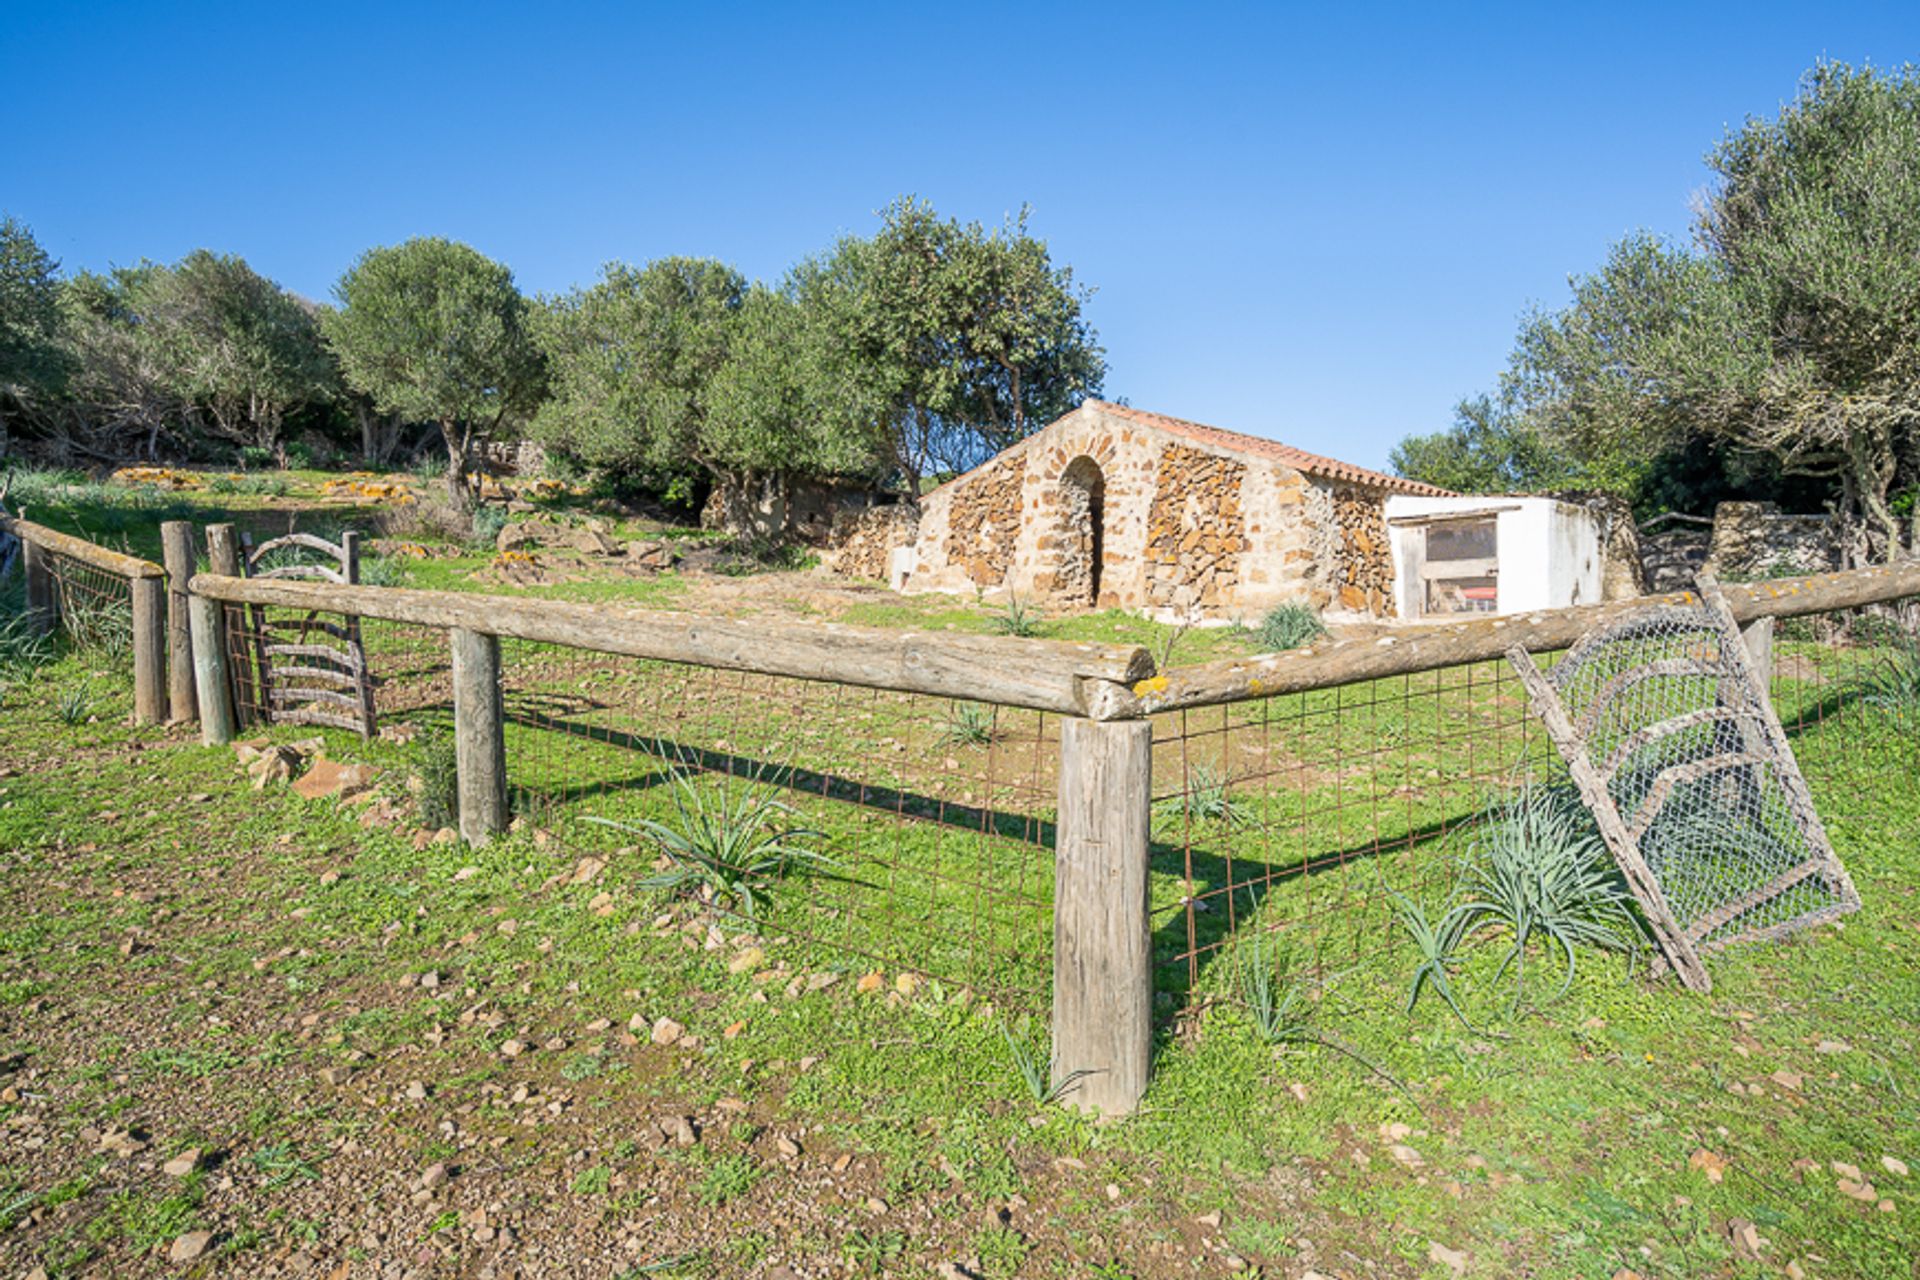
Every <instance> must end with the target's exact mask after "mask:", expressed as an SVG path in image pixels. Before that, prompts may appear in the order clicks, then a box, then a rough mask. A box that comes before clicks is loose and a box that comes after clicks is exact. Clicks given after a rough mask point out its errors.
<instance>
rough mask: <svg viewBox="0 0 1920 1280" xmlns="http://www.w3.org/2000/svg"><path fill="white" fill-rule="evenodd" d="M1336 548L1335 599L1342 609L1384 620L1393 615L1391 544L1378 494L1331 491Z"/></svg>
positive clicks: (1383, 509) (1344, 490)
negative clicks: (1337, 543) (1337, 538)
mask: <svg viewBox="0 0 1920 1280" xmlns="http://www.w3.org/2000/svg"><path fill="white" fill-rule="evenodd" d="M1333 520H1334V527H1335V528H1336V529H1337V530H1338V531H1339V545H1338V548H1337V552H1336V558H1335V561H1334V599H1335V600H1336V601H1337V602H1338V603H1339V605H1340V607H1341V608H1342V609H1351V610H1353V611H1354V612H1355V613H1370V614H1374V615H1376V616H1379V617H1385V616H1387V615H1389V614H1391V613H1392V612H1393V543H1392V541H1391V539H1389V537H1388V536H1387V520H1386V514H1385V508H1384V505H1383V504H1382V502H1381V500H1380V495H1379V494H1377V493H1374V492H1372V491H1370V490H1366V489H1335V490H1334V491H1333Z"/></svg>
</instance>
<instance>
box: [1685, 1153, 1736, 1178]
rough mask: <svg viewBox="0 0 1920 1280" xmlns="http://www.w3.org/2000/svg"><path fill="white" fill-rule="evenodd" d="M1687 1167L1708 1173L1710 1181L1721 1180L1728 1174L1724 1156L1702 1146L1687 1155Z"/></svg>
mask: <svg viewBox="0 0 1920 1280" xmlns="http://www.w3.org/2000/svg"><path fill="white" fill-rule="evenodd" d="M1687 1167H1688V1168H1689V1169H1698V1170H1699V1171H1700V1172H1701V1173H1704V1174H1706V1175H1707V1181H1708V1182H1719V1181H1720V1180H1721V1179H1723V1178H1725V1177H1726V1176H1727V1162H1726V1160H1725V1158H1724V1157H1721V1156H1718V1155H1715V1154H1714V1153H1713V1152H1711V1151H1709V1150H1707V1149H1706V1148H1705V1147H1701V1148H1699V1149H1698V1150H1696V1151H1695V1152H1694V1153H1693V1154H1692V1155H1690V1156H1688V1157H1687Z"/></svg>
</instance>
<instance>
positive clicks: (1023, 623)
mask: <svg viewBox="0 0 1920 1280" xmlns="http://www.w3.org/2000/svg"><path fill="white" fill-rule="evenodd" d="M1041 621H1042V619H1041V617H1040V611H1039V610H1038V609H1036V608H1034V607H1033V606H1032V605H1031V604H1029V603H1027V602H1026V601H1025V600H1022V599H1021V598H1020V597H1019V596H1014V597H1013V598H1012V599H1010V600H1008V601H1007V607H1006V608H1005V609H1004V610H1003V611H1001V612H1000V613H996V614H995V615H994V616H993V621H992V623H991V624H990V625H991V626H992V627H993V630H994V632H995V634H997V635H1003V636H1026V637H1031V636H1037V635H1039V634H1040V630H1041V627H1040V624H1041Z"/></svg>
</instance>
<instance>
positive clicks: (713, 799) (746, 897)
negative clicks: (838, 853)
mask: <svg viewBox="0 0 1920 1280" xmlns="http://www.w3.org/2000/svg"><path fill="white" fill-rule="evenodd" d="M669 781H670V784H671V786H672V790H673V806H674V816H673V819H672V820H671V821H669V822H656V821H654V820H652V819H650V818H643V819H640V820H639V821H637V822H634V823H631V824H628V823H623V822H616V821H614V820H612V819H610V818H594V819H593V821H595V822H598V823H600V824H601V825H602V826H608V827H613V828H615V829H616V830H620V831H625V832H627V833H629V834H632V835H637V836H640V837H642V838H643V839H645V840H647V841H648V842H649V843H651V844H652V845H654V846H655V847H656V848H658V849H659V850H660V852H661V853H662V854H664V855H666V857H667V859H668V861H669V862H670V863H671V865H670V866H669V867H668V868H667V869H666V870H665V871H662V872H659V873H658V874H656V875H652V876H648V877H647V878H646V879H644V880H642V881H641V882H640V886H641V887H642V888H644V889H659V890H664V891H666V892H669V893H694V894H698V895H700V896H702V897H704V898H706V899H707V900H709V901H710V902H712V903H713V904H714V906H716V907H718V908H719V909H721V910H723V911H734V912H737V913H738V914H740V915H742V916H745V917H746V918H747V919H749V920H753V921H757V920H758V919H759V913H760V910H761V908H762V907H763V906H765V905H766V903H767V901H768V899H769V896H770V894H771V889H772V886H773V885H774V884H776V883H778V882H779V881H781V880H784V879H785V878H786V877H788V876H789V875H792V874H794V873H796V872H801V871H805V872H810V873H814V874H820V873H824V872H827V871H829V870H830V869H831V868H833V867H834V866H836V865H837V864H836V863H835V862H834V861H833V859H831V858H829V857H827V856H826V855H825V854H824V853H822V852H820V850H819V848H818V847H817V846H818V844H819V842H821V841H824V840H825V839H826V836H825V834H823V833H822V832H819V831H815V830H811V829H809V828H804V827H800V826H796V825H794V824H793V823H792V822H791V821H790V819H791V818H792V817H793V816H794V810H793V807H792V806H791V805H789V804H787V803H786V802H785V801H783V800H781V799H780V796H779V792H778V789H777V788H776V786H775V785H774V784H773V783H772V782H770V781H769V780H768V779H767V777H766V771H765V770H764V769H756V770H754V772H753V773H751V774H749V775H748V776H747V777H746V778H744V779H741V780H737V781H736V780H731V779H730V780H728V781H727V782H724V783H721V784H720V785H717V786H710V785H707V784H705V783H703V782H701V781H700V780H699V779H697V778H695V777H694V775H693V771H692V769H690V768H689V767H688V765H687V763H686V761H685V760H683V759H676V760H675V761H674V763H673V764H672V765H671V766H669Z"/></svg>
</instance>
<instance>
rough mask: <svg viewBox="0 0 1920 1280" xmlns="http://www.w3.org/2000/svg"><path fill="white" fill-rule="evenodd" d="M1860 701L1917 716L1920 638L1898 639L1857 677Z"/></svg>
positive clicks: (1919, 704) (1897, 712)
mask: <svg viewBox="0 0 1920 1280" xmlns="http://www.w3.org/2000/svg"><path fill="white" fill-rule="evenodd" d="M1860 700H1861V701H1862V702H1864V703H1866V704H1867V705H1868V706H1870V707H1878V708H1879V709H1880V710H1882V711H1892V712H1894V713H1896V714H1899V715H1914V714H1916V713H1920V639H1908V638H1903V639H1901V640H1900V641H1898V642H1897V643H1895V645H1894V646H1893V652H1892V653H1891V654H1890V655H1889V656H1888V657H1887V659H1886V660H1885V661H1883V662H1879V663H1876V664H1874V666H1873V667H1872V668H1871V669H1870V670H1868V671H1867V672H1865V673H1864V674H1863V675H1862V676H1861V677H1860Z"/></svg>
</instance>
